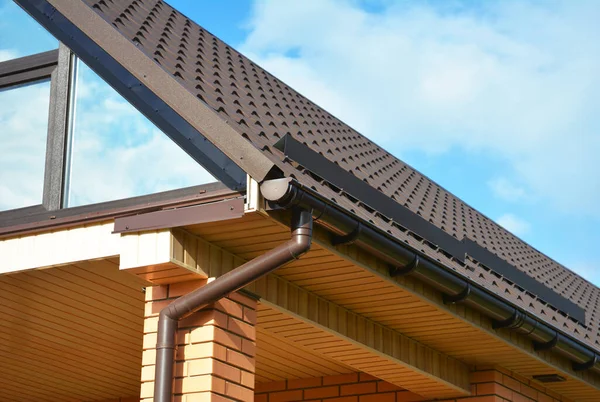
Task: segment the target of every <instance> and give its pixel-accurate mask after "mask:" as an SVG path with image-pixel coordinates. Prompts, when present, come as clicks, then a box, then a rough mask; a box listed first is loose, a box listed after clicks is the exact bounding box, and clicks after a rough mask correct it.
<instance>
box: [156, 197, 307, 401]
mask: <svg viewBox="0 0 600 402" xmlns="http://www.w3.org/2000/svg"><path fill="white" fill-rule="evenodd" d="M312 225H313V218H312V213H311V212H310V210H304V209H299V208H295V209H294V210H293V212H292V224H291V230H292V237H291V239H290V240H288V241H287V242H285V243H284V244H282V245H280V246H277V247H275V248H274V249H272V250H270V251H268V252H266V253H265V254H263V255H261V256H259V257H256V258H254V259H253V260H250V261H248V262H247V263H245V264H243V265H241V266H240V267H238V268H236V269H234V270H232V271H229V272H228V273H226V274H225V275H223V276H220V277H218V278H217V279H215V280H214V281H212V282H209V283H208V284H207V285H205V286H204V287H201V288H199V289H196V290H194V291H193V292H190V293H188V294H187V295H185V296H181V297H180V298H178V299H176V300H175V301H173V302H172V303H171V304H169V305H168V306H167V307H165V308H164V309H162V310H161V312H160V315H159V320H158V339H157V342H156V368H155V383H154V401H155V402H171V400H172V397H173V367H174V365H175V349H176V344H177V343H176V333H177V324H178V322H179V320H181V319H183V318H185V317H188V316H190V315H191V314H193V313H195V312H196V311H198V310H200V309H202V308H204V307H206V306H207V305H209V304H211V303H214V302H216V301H217V300H219V299H221V298H223V297H225V296H227V295H228V294H230V293H231V292H234V291H236V290H239V289H241V288H243V287H244V286H246V285H248V284H250V283H252V282H254V281H255V280H257V279H259V278H261V277H262V276H264V275H267V274H268V273H270V272H272V271H274V270H276V269H277V268H279V267H281V266H282V265H284V264H287V263H289V262H291V261H293V260H295V259H297V258H299V257H300V256H301V255H302V254H304V253H306V252H307V251H308V250H309V249H310V244H311V240H312Z"/></svg>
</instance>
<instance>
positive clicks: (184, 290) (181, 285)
mask: <svg viewBox="0 0 600 402" xmlns="http://www.w3.org/2000/svg"><path fill="white" fill-rule="evenodd" d="M206 283H207V280H206V279H199V280H194V281H187V282H178V283H172V284H171V285H169V298H173V297H179V296H183V295H187V294H188V293H190V292H192V291H194V290H196V289H198V288H200V287H202V286H204V285H206Z"/></svg>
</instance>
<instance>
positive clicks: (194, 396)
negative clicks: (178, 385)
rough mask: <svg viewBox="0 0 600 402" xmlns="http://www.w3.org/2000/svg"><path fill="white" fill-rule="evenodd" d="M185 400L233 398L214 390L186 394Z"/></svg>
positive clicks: (212, 401) (223, 401)
mask: <svg viewBox="0 0 600 402" xmlns="http://www.w3.org/2000/svg"><path fill="white" fill-rule="evenodd" d="M185 402H231V399H229V398H226V397H224V396H221V395H217V394H215V393H213V392H196V393H192V394H186V395H185Z"/></svg>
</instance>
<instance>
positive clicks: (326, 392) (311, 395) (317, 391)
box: [304, 385, 340, 399]
mask: <svg viewBox="0 0 600 402" xmlns="http://www.w3.org/2000/svg"><path fill="white" fill-rule="evenodd" d="M334 396H340V388H339V386H336V385H332V386H329V387H318V388H308V389H305V390H304V398H305V399H320V398H331V397H334Z"/></svg>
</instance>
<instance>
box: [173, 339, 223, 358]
mask: <svg viewBox="0 0 600 402" xmlns="http://www.w3.org/2000/svg"><path fill="white" fill-rule="evenodd" d="M216 346H217V345H215V344H214V343H210V342H207V343H195V344H192V345H185V346H180V347H178V348H177V354H176V359H177V360H188V361H189V360H194V359H204V358H207V357H214V358H221V359H223V360H225V354H224V353H223V354H219V353H218V352H220V351H221V350H217V348H216Z"/></svg>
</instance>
